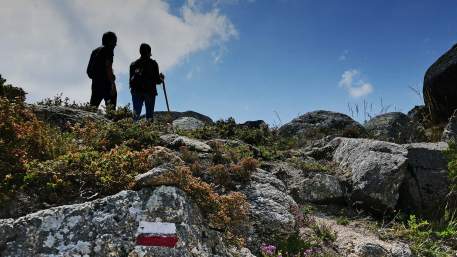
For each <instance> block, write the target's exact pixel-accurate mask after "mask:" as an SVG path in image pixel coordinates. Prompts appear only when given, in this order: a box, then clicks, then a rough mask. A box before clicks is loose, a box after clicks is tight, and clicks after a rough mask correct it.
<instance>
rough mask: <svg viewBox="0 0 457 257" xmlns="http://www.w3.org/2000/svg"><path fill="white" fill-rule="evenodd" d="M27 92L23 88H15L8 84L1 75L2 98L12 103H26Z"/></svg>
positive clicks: (0, 91) (0, 89) (0, 90)
mask: <svg viewBox="0 0 457 257" xmlns="http://www.w3.org/2000/svg"><path fill="white" fill-rule="evenodd" d="M25 95H26V93H25V91H24V90H23V89H22V88H19V87H14V86H12V85H10V84H6V79H4V78H2V75H1V74H0V97H4V98H6V99H8V100H10V101H17V102H24V101H25Z"/></svg>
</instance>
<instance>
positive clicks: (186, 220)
mask: <svg viewBox="0 0 457 257" xmlns="http://www.w3.org/2000/svg"><path fill="white" fill-rule="evenodd" d="M144 222H161V224H163V225H160V226H161V227H160V230H161V231H159V232H162V231H165V229H163V228H164V227H163V226H165V227H167V225H168V227H169V226H170V225H171V226H173V227H175V229H176V230H175V233H176V236H177V238H178V241H177V243H176V245H175V247H171V248H168V247H158V246H154V247H153V246H141V245H139V244H141V243H137V242H139V241H137V236H139V233H140V232H141V231H142V229H143V228H141V227H140V226H143V225H144V224H145V223H144ZM164 223H167V224H164ZM156 228H157V229H159V227H156ZM149 232H151V231H149ZM159 232H158V233H159ZM172 233H173V232H172ZM235 253H236V254H239V253H242V256H252V255H250V253H249V251H247V250H246V249H243V250H242V251H240V250H237V251H234V250H233V249H231V248H230V247H229V246H227V245H226V244H225V242H224V240H223V238H222V234H221V233H220V232H217V231H214V230H212V229H210V228H208V227H207V225H206V223H205V219H204V218H203V216H202V214H201V212H200V210H199V208H198V207H197V206H196V205H195V204H194V203H193V202H192V200H191V199H190V198H188V197H187V196H186V194H185V193H184V192H182V191H181V190H179V189H177V188H174V187H166V186H163V187H158V188H156V189H150V188H147V189H142V190H141V191H123V192H120V193H118V194H116V195H113V196H109V197H106V198H103V199H98V200H95V201H92V202H87V203H83V204H75V205H67V206H61V207H55V208H51V209H47V210H43V211H39V212H36V213H32V214H29V215H27V216H24V217H21V218H18V219H16V220H13V219H6V220H0V255H1V256H5V257H9V256H11V257H12V256H43V257H45V256H49V257H51V256H151V257H152V256H163V257H168V256H176V257H177V256H189V257H190V256H239V255H234V254H235Z"/></svg>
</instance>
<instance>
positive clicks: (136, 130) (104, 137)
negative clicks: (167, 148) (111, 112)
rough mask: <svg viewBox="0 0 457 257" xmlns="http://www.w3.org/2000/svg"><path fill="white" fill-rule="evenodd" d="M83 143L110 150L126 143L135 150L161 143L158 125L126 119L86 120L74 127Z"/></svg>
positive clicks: (73, 129) (97, 148)
mask: <svg viewBox="0 0 457 257" xmlns="http://www.w3.org/2000/svg"><path fill="white" fill-rule="evenodd" d="M72 132H73V133H74V135H75V136H76V137H77V138H78V139H80V140H82V144H83V145H85V146H87V147H90V148H92V149H94V150H97V151H109V150H110V149H113V148H114V147H116V146H121V145H125V146H128V147H130V148H132V149H133V150H141V149H144V148H148V147H151V146H154V145H158V144H159V133H158V129H157V128H156V125H154V124H152V123H149V122H143V121H141V122H134V121H133V120H132V119H124V120H120V121H116V122H107V123H105V122H98V123H96V122H86V123H85V124H84V126H83V125H76V126H74V127H73V128H72Z"/></svg>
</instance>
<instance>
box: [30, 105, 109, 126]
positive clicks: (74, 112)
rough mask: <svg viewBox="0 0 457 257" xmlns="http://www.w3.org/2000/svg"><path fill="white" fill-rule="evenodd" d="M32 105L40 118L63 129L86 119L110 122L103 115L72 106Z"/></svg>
mask: <svg viewBox="0 0 457 257" xmlns="http://www.w3.org/2000/svg"><path fill="white" fill-rule="evenodd" d="M30 107H31V108H32V110H33V112H34V113H35V114H36V115H37V117H38V118H39V119H41V120H43V121H45V122H47V123H50V124H52V125H55V126H57V127H59V128H61V129H67V128H68V125H74V124H76V123H80V124H82V123H84V122H86V121H94V122H109V120H108V119H106V118H105V117H104V116H103V115H100V114H97V113H95V112H88V111H83V110H80V109H75V108H70V107H64V106H47V105H30Z"/></svg>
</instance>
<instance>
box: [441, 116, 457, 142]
mask: <svg viewBox="0 0 457 257" xmlns="http://www.w3.org/2000/svg"><path fill="white" fill-rule="evenodd" d="M456 139H457V110H456V111H454V113H453V114H452V116H451V117H450V118H449V122H448V124H447V125H446V127H445V128H444V131H443V135H442V136H441V140H443V141H444V142H449V141H451V140H454V141H455V140H456Z"/></svg>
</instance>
